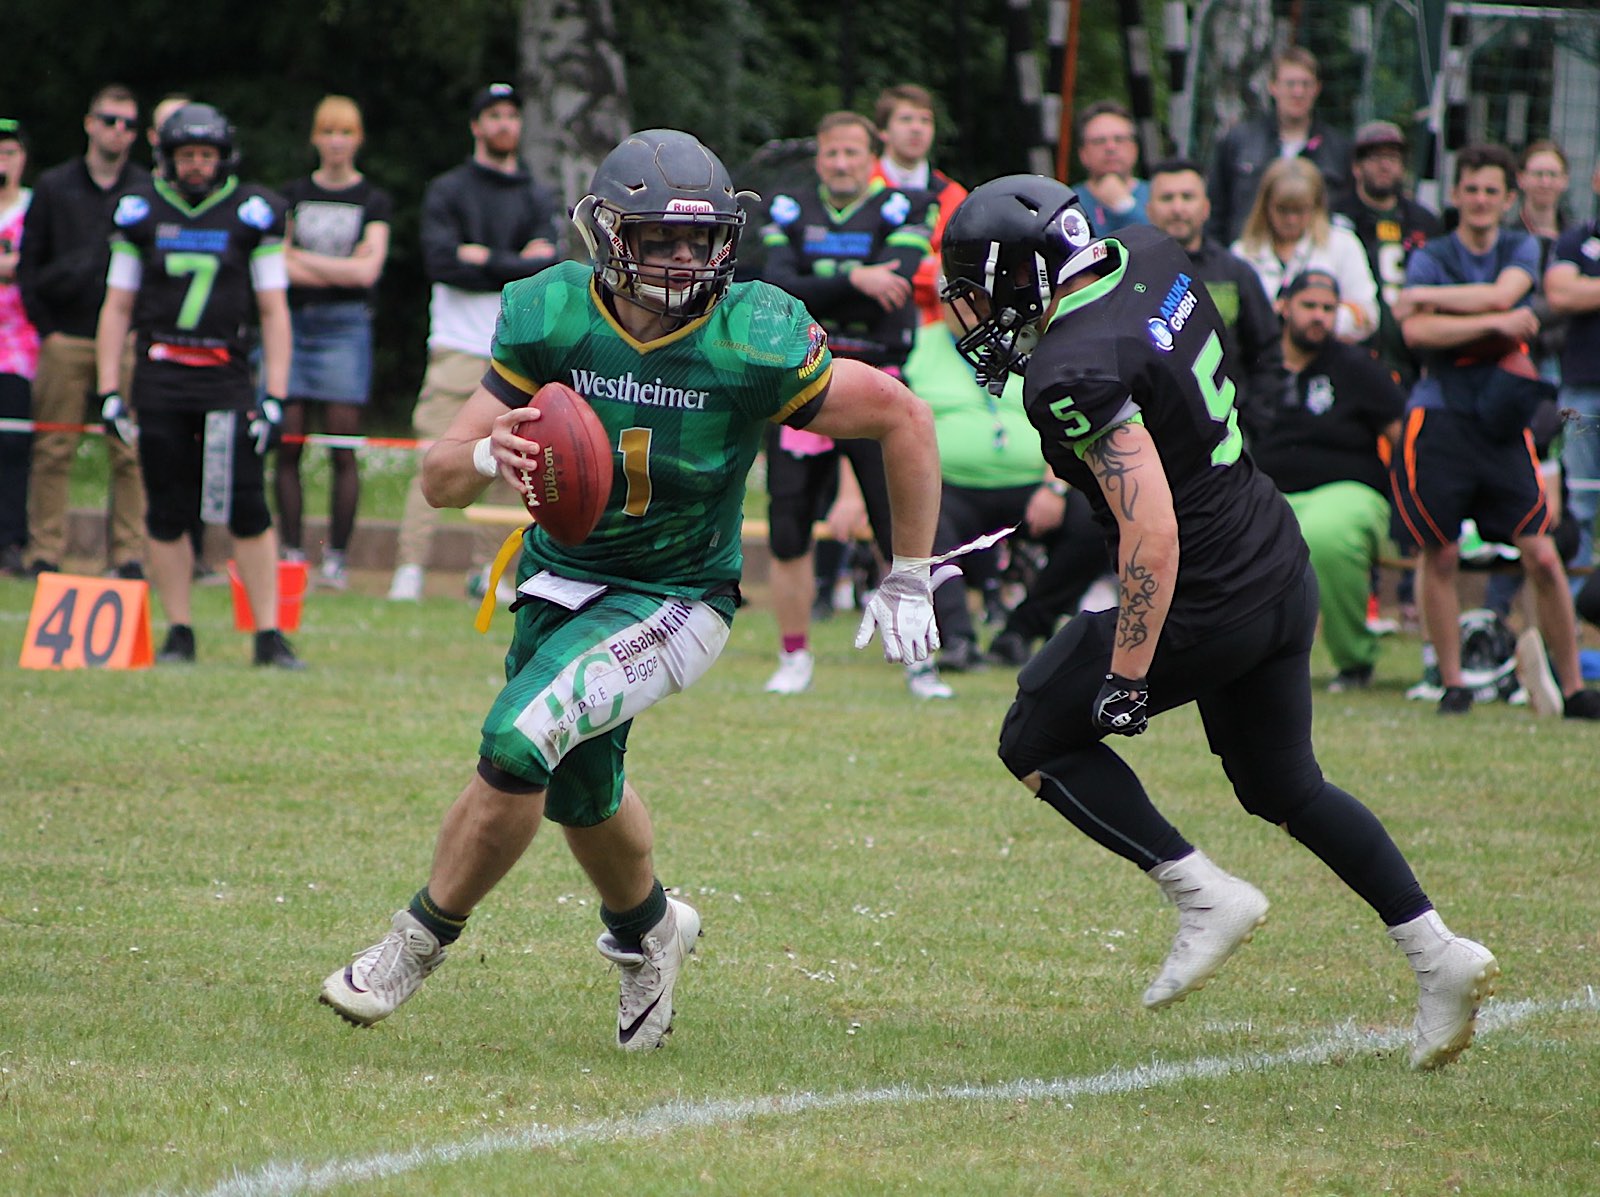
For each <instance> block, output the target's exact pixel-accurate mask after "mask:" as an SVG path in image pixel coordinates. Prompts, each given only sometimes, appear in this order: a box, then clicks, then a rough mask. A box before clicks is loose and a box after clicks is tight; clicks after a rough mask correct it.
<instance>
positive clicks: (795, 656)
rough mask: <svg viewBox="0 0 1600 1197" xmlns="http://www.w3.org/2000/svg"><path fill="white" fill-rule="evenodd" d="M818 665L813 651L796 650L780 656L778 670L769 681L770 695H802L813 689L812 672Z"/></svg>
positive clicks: (782, 653)
mask: <svg viewBox="0 0 1600 1197" xmlns="http://www.w3.org/2000/svg"><path fill="white" fill-rule="evenodd" d="M815 665H816V659H815V658H814V657H812V655H811V650H810V649H806V648H800V649H796V650H795V651H794V652H792V653H785V652H780V653H779V654H778V668H777V670H776V671H775V672H774V673H773V675H772V676H771V677H769V678H768V679H767V693H768V694H801V693H803V692H804V691H806V690H808V689H810V687H811V671H812V669H813V668H814V667H815Z"/></svg>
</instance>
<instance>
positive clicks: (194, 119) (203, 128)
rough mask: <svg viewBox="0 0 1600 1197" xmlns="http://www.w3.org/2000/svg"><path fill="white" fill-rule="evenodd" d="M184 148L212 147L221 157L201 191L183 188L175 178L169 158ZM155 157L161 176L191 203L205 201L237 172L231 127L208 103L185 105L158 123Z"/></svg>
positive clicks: (225, 118) (194, 188)
mask: <svg viewBox="0 0 1600 1197" xmlns="http://www.w3.org/2000/svg"><path fill="white" fill-rule="evenodd" d="M186 145H209V146H215V147H216V149H217V152H218V153H219V154H221V155H222V160H221V161H220V162H219V163H218V164H217V170H216V173H215V174H214V175H213V176H212V178H211V181H210V182H209V183H208V184H206V186H204V187H203V188H200V187H188V186H185V185H184V184H183V183H181V182H180V181H179V179H178V171H177V166H176V164H175V163H174V161H173V155H174V154H176V153H177V152H178V150H179V149H181V148H182V147H183V146H186ZM156 157H157V159H158V160H159V161H160V163H161V174H162V177H163V178H165V179H166V181H167V182H168V183H170V184H171V185H172V186H173V187H175V188H177V189H178V191H180V192H181V193H182V194H183V196H184V198H185V199H187V200H189V201H190V202H191V203H194V202H196V201H199V200H203V199H205V197H206V196H208V195H210V194H211V193H212V192H213V191H215V190H216V189H217V188H218V187H221V186H222V185H223V184H224V183H225V182H227V181H228V179H229V178H230V177H232V176H233V174H234V173H235V172H237V171H238V169H239V155H238V152H237V150H236V148H235V145H234V140H233V125H232V124H231V123H230V122H229V121H228V118H227V117H225V116H223V115H222V113H221V112H219V111H218V110H217V109H215V108H213V107H212V106H211V105H210V104H185V105H183V107H181V108H178V109H176V110H175V111H174V112H173V113H172V115H171V116H169V117H167V119H166V120H164V121H162V122H161V128H160V129H159V130H158V131H157V133H156Z"/></svg>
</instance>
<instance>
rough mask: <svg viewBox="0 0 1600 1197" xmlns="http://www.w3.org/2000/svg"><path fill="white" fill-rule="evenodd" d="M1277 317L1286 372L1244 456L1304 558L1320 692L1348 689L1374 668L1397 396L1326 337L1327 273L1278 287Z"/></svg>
mask: <svg viewBox="0 0 1600 1197" xmlns="http://www.w3.org/2000/svg"><path fill="white" fill-rule="evenodd" d="M1277 306H1278V312H1279V313H1280V314H1281V315H1282V317H1283V335H1282V343H1283V361H1284V366H1285V367H1286V369H1285V371H1284V374H1283V378H1282V381H1281V385H1280V386H1279V388H1278V393H1277V395H1275V396H1273V397H1272V402H1271V403H1268V404H1263V406H1262V412H1261V416H1262V418H1261V426H1260V428H1259V429H1258V431H1257V434H1256V437H1255V440H1254V441H1253V442H1252V443H1251V446H1250V451H1251V453H1252V454H1253V455H1254V456H1255V459H1256V463H1257V464H1258V465H1260V466H1261V468H1262V469H1263V470H1265V471H1266V472H1267V474H1268V475H1269V476H1270V477H1271V478H1272V480H1273V481H1274V482H1276V483H1277V484H1278V489H1279V490H1281V491H1283V493H1284V497H1285V498H1286V499H1288V500H1289V506H1290V507H1292V508H1294V514H1295V518H1296V519H1298V520H1299V521H1300V531H1301V534H1302V535H1304V536H1305V538H1306V543H1307V544H1308V545H1309V546H1310V548H1311V564H1312V566H1313V567H1314V568H1315V569H1316V571H1317V588H1318V589H1319V590H1320V591H1321V595H1322V599H1321V607H1322V638H1323V643H1324V644H1325V645H1326V646H1327V649H1328V655H1329V656H1330V657H1332V658H1333V664H1334V668H1336V669H1337V670H1338V671H1339V673H1338V676H1337V677H1335V678H1334V680H1333V685H1332V686H1330V687H1329V688H1330V689H1332V690H1335V691H1338V690H1350V689H1360V688H1362V687H1365V686H1366V685H1368V684H1369V683H1370V682H1371V681H1372V667H1373V665H1374V664H1375V663H1376V662H1377V659H1378V637H1377V636H1375V635H1374V634H1373V633H1372V631H1371V629H1370V628H1368V627H1367V595H1368V593H1369V592H1370V590H1371V574H1372V567H1373V565H1374V564H1375V563H1376V561H1377V559H1378V552H1379V549H1380V548H1381V547H1382V545H1383V543H1384V541H1385V539H1386V537H1387V533H1388V528H1389V520H1390V511H1389V472H1388V470H1389V467H1388V460H1389V446H1391V445H1393V444H1395V443H1396V442H1397V441H1398V440H1399V439H1400V417H1401V415H1402V414H1403V413H1404V411H1405V406H1406V396H1405V392H1404V391H1402V390H1401V389H1400V383H1399V379H1398V378H1396V377H1395V375H1394V373H1393V372H1392V371H1391V370H1390V369H1389V368H1388V367H1387V366H1385V365H1384V364H1383V363H1382V362H1380V361H1379V360H1378V359H1377V358H1376V357H1375V356H1374V355H1373V353H1372V351H1371V350H1370V349H1366V348H1364V347H1361V346H1356V345H1347V344H1345V343H1344V342H1342V341H1339V340H1338V339H1337V338H1335V337H1333V335H1332V333H1333V319H1334V315H1335V314H1336V313H1337V312H1338V310H1339V280H1338V279H1336V278H1334V277H1333V276H1332V275H1331V274H1329V273H1328V272H1327V271H1325V270H1316V269H1312V270H1305V271H1302V272H1301V273H1299V274H1298V275H1296V276H1295V277H1294V278H1292V279H1290V280H1289V284H1288V286H1287V287H1285V288H1284V292H1283V295H1282V296H1281V297H1280V298H1279V300H1278V305H1277Z"/></svg>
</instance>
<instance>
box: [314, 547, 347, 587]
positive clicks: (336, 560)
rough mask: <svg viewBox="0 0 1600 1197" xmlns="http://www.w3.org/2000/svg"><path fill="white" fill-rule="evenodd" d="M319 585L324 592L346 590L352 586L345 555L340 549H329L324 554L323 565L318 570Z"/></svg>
mask: <svg viewBox="0 0 1600 1197" xmlns="http://www.w3.org/2000/svg"><path fill="white" fill-rule="evenodd" d="M317 585H318V586H320V587H322V588H323V589H324V590H344V589H346V588H347V587H349V585H350V577H349V575H348V574H347V573H346V572H345V566H344V554H343V553H341V552H339V550H338V549H329V550H327V552H325V553H323V554H322V565H321V566H320V567H319V568H318V569H317Z"/></svg>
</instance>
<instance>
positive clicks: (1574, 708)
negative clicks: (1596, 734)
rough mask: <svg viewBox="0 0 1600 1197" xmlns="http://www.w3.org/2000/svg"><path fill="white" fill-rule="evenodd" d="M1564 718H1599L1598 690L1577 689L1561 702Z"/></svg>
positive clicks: (1599, 691) (1599, 696)
mask: <svg viewBox="0 0 1600 1197" xmlns="http://www.w3.org/2000/svg"><path fill="white" fill-rule="evenodd" d="M1561 716H1562V718H1564V719H1600V690H1579V691H1578V692H1577V693H1575V694H1569V695H1567V697H1566V701H1565V702H1563V703H1562V704H1561Z"/></svg>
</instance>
